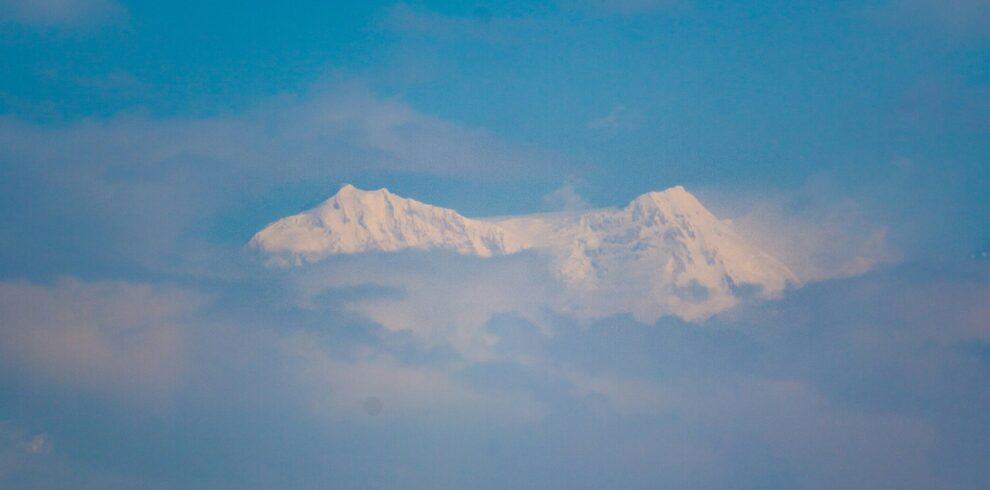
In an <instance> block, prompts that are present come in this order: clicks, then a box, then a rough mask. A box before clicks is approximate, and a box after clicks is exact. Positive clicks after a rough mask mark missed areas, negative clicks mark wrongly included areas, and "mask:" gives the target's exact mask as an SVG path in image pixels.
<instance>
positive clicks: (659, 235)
mask: <svg viewBox="0 0 990 490" xmlns="http://www.w3.org/2000/svg"><path fill="white" fill-rule="evenodd" d="M249 246H250V247H252V248H254V249H256V250H258V251H260V252H262V253H263V254H264V255H266V256H267V258H268V262H269V264H272V265H276V266H304V265H306V264H308V263H313V262H317V261H320V260H322V259H324V258H327V257H329V256H332V255H339V254H357V253H363V252H397V251H402V250H422V251H429V250H445V251H449V252H455V253H458V254H462V255H470V256H477V257H481V258H487V257H493V256H500V255H511V254H516V253H520V252H523V251H532V252H533V253H539V254H543V255H545V256H546V257H547V258H548V259H549V260H548V263H549V269H550V270H549V272H550V273H551V274H553V276H554V277H555V278H556V279H557V280H558V282H559V284H560V285H561V286H562V290H564V291H565V292H566V294H564V300H563V301H562V304H563V305H564V307H563V309H565V310H568V311H569V312H572V313H583V314H590V315H592V316H601V315H607V314H610V313H615V312H617V311H619V312H621V311H628V312H631V313H632V314H634V316H637V317H641V318H647V319H649V318H655V317H657V316H660V315H663V314H674V315H677V316H680V317H682V318H685V319H689V320H698V319H704V318H706V317H708V316H710V315H712V314H714V313H717V312H719V311H722V310H724V309H726V308H728V307H731V306H733V305H735V304H737V303H738V302H739V300H740V299H742V298H744V297H747V296H758V297H764V298H767V297H773V296H776V295H778V294H779V293H780V292H781V291H782V290H784V289H785V288H786V287H787V286H788V285H791V284H796V283H797V280H796V278H795V276H794V274H793V273H791V271H790V270H789V269H788V267H787V266H786V265H785V264H783V263H782V262H780V261H779V260H777V259H776V258H774V257H772V256H771V255H770V254H768V253H766V252H764V251H762V250H760V249H759V248H757V247H755V246H753V245H751V244H749V243H747V242H746V241H745V240H744V239H743V238H742V237H741V236H740V235H739V233H737V232H736V230H735V229H734V228H733V225H732V224H731V222H729V221H727V220H720V219H718V218H717V217H715V216H714V215H713V214H712V213H711V212H710V211H708V210H707V209H706V208H705V207H704V206H703V205H702V204H701V203H700V202H699V201H698V200H697V199H696V198H695V197H694V196H693V195H692V194H691V193H689V192H688V191H686V190H685V189H684V188H683V187H681V186H676V187H672V188H669V189H667V190H664V191H662V192H649V193H646V194H643V195H641V196H639V197H637V198H636V199H634V200H633V201H632V202H630V203H629V204H628V205H627V206H625V207H622V208H609V209H596V210H590V211H586V212H575V213H549V214H535V215H522V216H510V217H501V218H467V217H464V216H462V215H460V214H459V213H457V212H456V211H454V210H452V209H446V208H441V207H437V206H432V205H429V204H425V203H422V202H419V201H416V200H414V199H408V198H404V197H401V196H398V195H395V194H393V193H391V192H389V191H388V190H387V189H379V190H376V191H363V190H359V189H357V188H355V187H354V186H352V185H345V186H343V187H342V188H341V189H340V191H339V192H337V194H336V195H334V196H333V197H331V198H329V199H327V200H326V201H324V202H323V203H322V204H320V205H319V206H317V207H315V208H313V209H310V210H308V211H305V212H302V213H300V214H297V215H293V216H288V217H285V218H282V219H280V220H278V221H276V222H274V223H272V224H270V225H268V226H267V227H265V228H264V229H262V230H261V231H259V232H258V233H257V234H256V235H255V236H254V237H253V238H252V239H251V241H250V243H249ZM617 305H618V306H617Z"/></svg>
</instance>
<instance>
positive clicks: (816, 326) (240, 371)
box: [0, 256, 990, 488]
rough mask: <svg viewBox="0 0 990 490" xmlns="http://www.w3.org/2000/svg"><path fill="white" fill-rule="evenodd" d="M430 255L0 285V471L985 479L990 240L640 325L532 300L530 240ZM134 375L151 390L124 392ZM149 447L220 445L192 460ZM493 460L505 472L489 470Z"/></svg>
mask: <svg viewBox="0 0 990 490" xmlns="http://www.w3.org/2000/svg"><path fill="white" fill-rule="evenodd" d="M438 260H439V262H434V263H432V265H437V264H445V265H444V267H445V268H446V270H444V271H439V272H436V273H435V274H434V275H433V276H432V277H433V278H434V279H435V280H437V281H438V282H437V283H434V284H432V285H431V284H428V283H426V282H418V283H417V282H414V281H411V280H408V278H410V277H414V276H415V275H416V274H419V273H418V272H416V271H418V270H419V269H420V268H421V267H422V266H423V265H424V264H430V262H429V261H428V260H427V259H424V258H417V257H415V256H393V257H390V258H383V257H377V258H374V257H366V258H364V259H361V260H357V261H355V262H354V263H353V264H351V263H348V262H347V261H340V262H338V263H331V264H328V265H327V266H326V268H325V269H322V270H320V271H318V272H317V271H313V272H310V273H308V274H302V273H300V272H299V271H266V270H264V269H255V271H256V272H254V273H251V274H249V275H248V276H245V277H244V278H243V279H239V280H236V281H233V282H223V283H214V284H212V285H200V286H197V287H196V288H194V289H192V290H189V288H188V287H178V286H175V285H173V286H149V285H142V284H126V283H113V284H108V283H99V282H89V281H80V280H68V279H66V280H63V281H61V282H59V283H56V284H52V285H36V286H28V285H24V284H16V283H15V284H11V283H6V284H3V285H2V290H3V291H4V295H3V297H4V298H5V303H4V304H3V311H4V314H5V316H6V318H13V319H15V321H13V322H8V323H5V325H4V328H3V333H2V335H3V340H4V341H3V345H4V347H5V349H6V351H5V354H4V369H3V375H2V377H0V383H2V384H3V386H5V387H6V388H5V393H6V394H5V395H4V396H3V397H2V398H3V400H4V403H6V404H8V406H9V404H10V403H11V402H16V403H17V404H18V405H20V406H21V407H22V408H21V409H18V410H8V411H6V412H5V413H6V417H8V418H9V419H10V420H9V421H8V422H5V424H7V425H6V427H8V428H9V429H5V430H7V432H6V433H4V432H2V431H0V436H2V437H0V442H3V444H4V446H3V448H0V457H2V460H0V467H2V468H6V470H5V472H0V481H5V482H25V481H26V482H39V481H42V480H39V479H38V478H40V475H41V474H44V475H46V476H45V478H46V480H44V481H53V482H54V483H53V484H54V485H56V486H57V485H63V484H68V482H77V481H79V480H78V479H79V478H80V475H90V477H92V478H93V481H103V482H105V481H113V480H107V479H110V478H120V474H121V473H122V470H124V469H125V467H126V468H127V471H126V472H124V474H129V475H130V477H129V478H131V477H133V478H137V480H136V481H139V482H144V483H149V484H156V483H157V484H163V485H165V486H179V487H183V486H186V487H187V486H212V483H211V482H215V481H216V480H215V479H217V478H223V479H224V481H225V482H226V483H228V484H236V485H237V486H241V487H266V486H271V485H302V486H308V485H317V484H320V483H321V482H322V483H326V482H337V483H340V484H342V485H345V486H346V485H349V484H355V483H356V482H362V481H363V482H365V483H366V484H372V485H376V486H377V485H384V486H390V485H392V484H393V483H395V482H397V481H398V480H402V481H403V482H404V486H407V487H411V488H432V487H435V486H436V485H453V486H470V487H481V488H499V487H502V488H504V487H505V486H515V487H546V486H568V487H573V486H582V485H590V486H597V487H600V486H621V487H626V488H653V487H655V486H657V485H658V484H662V485H670V486H681V487H708V486H719V487H723V486H733V487H746V488H755V487H760V488H789V487H794V486H801V487H806V488H835V487H844V488H876V487H898V488H932V487H952V488H968V487H974V486H978V485H976V483H977V482H980V481H986V479H987V478H988V477H990V475H988V474H986V472H985V471H984V470H983V465H981V464H979V463H978V461H981V460H983V459H984V458H985V457H986V456H987V455H988V454H990V446H987V443H986V441H987V440H990V437H988V436H990V434H987V433H986V427H990V424H987V420H986V414H987V413H990V398H988V397H986V396H985V395H984V393H985V390H983V389H982V387H983V386H985V385H986V383H987V382H990V362H988V359H990V357H988V352H990V347H988V346H990V334H988V332H987V330H986V328H985V319H986V318H987V317H988V316H990V310H988V309H987V305H990V269H988V265H987V264H986V263H985V262H980V261H965V262H956V263H941V264H932V263H908V264H904V265H900V266H896V267H886V268H882V269H880V270H877V271H874V272H870V273H867V274H865V275H863V276H860V277H855V278H846V279H834V280H830V281H824V282H820V283H816V284H813V285H809V286H807V287H805V288H804V289H801V290H796V291H792V292H790V293H788V294H787V295H786V296H785V297H784V298H782V299H781V300H779V301H773V302H756V303H752V304H748V305H744V306H743V307H741V308H737V309H734V310H731V311H729V312H727V313H725V314H723V315H719V316H717V317H715V318H713V319H711V320H709V321H708V322H705V323H704V324H702V325H695V324H689V323H684V322H681V321H679V320H676V319H671V318H665V319H662V320H660V321H659V322H657V323H656V324H653V325H648V324H642V323H639V322H636V321H635V320H632V319H631V318H629V317H627V316H614V317H610V318H606V319H602V320H598V321H594V322H591V323H588V322H581V321H577V320H575V319H573V318H569V317H567V316H561V315H550V314H547V313H546V312H541V311H539V308H538V307H537V306H538V305H537V304H536V303H538V302H539V300H540V297H539V295H540V294H541V293H540V292H539V290H540V288H539V287H537V285H534V287H533V288H532V289H529V290H527V289H524V288H523V289H521V288H520V287H519V286H520V283H519V282H518V281H515V280H513V279H511V278H512V277H515V276H516V275H528V274H529V273H527V272H526V270H527V269H528V267H527V265H526V264H525V262H519V263H515V264H514V263H501V264H498V265H497V266H493V265H492V262H491V261H484V260H482V259H468V258H460V259H458V260H451V259H450V258H448V259H442V260H440V259H438ZM513 260H522V258H514V259H513ZM376 262H377V265H376ZM489 267H490V268H491V269H488V268H489ZM375 268H378V269H380V272H379V273H378V274H379V275H375V274H374V273H373V272H374V269H375ZM362 270H363V271H365V272H366V273H372V274H371V275H368V276H366V277H365V278H363V279H362V278H360V277H359V276H358V272H359V271H362ZM386 270H387V271H391V273H390V275H386V274H385V271H386ZM499 274H501V275H499ZM385 277H391V278H393V279H394V280H395V282H392V283H385V282H384V281H380V280H379V279H382V278H385ZM403 277H406V278H407V280H403V279H401V278H403ZM419 277H422V278H426V277H430V276H429V275H426V274H421V275H420V276H419ZM455 277H460V278H461V279H455ZM328 279H329V281H328ZM423 281H425V279H423ZM371 284H377V286H376V287H372V285H371ZM438 285H445V287H447V288H448V289H438ZM183 290H185V291H184V292H183ZM454 290H464V294H455V293H454V292H453V291H454ZM469 290H473V291H474V293H476V294H475V295H474V296H472V293H471V292H469ZM443 291H447V293H446V294H445V293H444V292H443ZM424 294H427V296H424ZM472 297H473V298H474V300H472V299H471V298H472ZM431 298H432V299H431ZM439 298H446V299H447V300H446V302H440V301H439ZM479 298H484V299H486V300H490V301H491V303H486V302H482V303H479V302H478V299H479ZM499 298H502V300H499ZM523 298H527V300H526V301H523ZM390 301H393V302H397V303H393V304H392V306H390ZM527 301H528V303H527ZM527 304H530V305H531V306H527ZM401 305H404V306H401ZM441 310H444V311H447V315H446V321H448V322H449V324H447V325H445V324H443V323H440V322H439V321H437V320H439V319H441V318H444V315H443V314H441V313H440V311H441ZM527 310H528V311H527ZM41 312H44V313H41ZM417 312H418V313H417ZM424 315H425V316H424ZM466 315H467V316H466ZM148 319H153V320H150V321H149V320H148ZM417 319H420V320H417ZM421 320H423V321H424V322H423V323H421V322H420V321H421ZM427 320H432V321H437V322H436V323H428V322H426V321H427ZM403 322H406V323H403ZM466 326H470V328H465V327H466ZM406 327H409V328H412V329H426V330H423V331H422V332H425V333H427V334H428V335H426V336H420V335H414V334H413V333H414V332H411V331H410V330H409V328H406ZM454 327H459V328H461V329H462V330H463V333H460V334H452V333H453V332H456V331H457V330H456V329H455V330H453V331H452V330H451V328H454ZM417 331H419V330H417ZM44 339H48V340H44ZM67 339H91V341H89V342H71V343H66V342H63V341H66V340H67ZM163 339H170V340H168V341H163ZM39 380H42V381H44V382H39ZM29 387H30V390H31V394H30V395H27V394H25V392H24V390H26V389H28V388H29ZM67 390H68V391H67ZM148 396H153V397H154V399H155V400H158V401H157V402H156V403H155V407H157V408H153V409H150V410H149V409H147V408H140V409H137V408H138V407H145V406H147V402H146V401H143V400H148V398H147V397H148ZM42 406H55V407H61V408H58V409H55V410H57V412H58V413H61V414H62V415H61V416H60V418H59V419H53V418H51V417H49V416H48V415H47V413H51V410H52V409H46V410H40V411H38V410H36V409H33V408H32V407H42ZM136 409H137V410H136ZM120 424H123V426H125V427H128V428H129V429H128V430H126V431H123V432H121V431H119V430H110V429H111V428H112V427H119V426H120ZM161 424H164V425H163V426H162V425H161ZM11 427H19V428H16V429H14V428H11ZM83 427H85V429H82V428H83ZM158 427H161V429H159V428H158ZM27 428H30V429H27ZM162 430H166V431H168V435H166V434H165V433H164V432H162ZM3 434H6V435H3ZM38 434H43V438H44V442H43V443H39V444H35V443H34V442H33V441H34V440H35V437H36V436H37V435H38ZM4 437H5V438H6V439H4ZM235 441H236V443H232V442H235ZM276 441H281V442H279V443H277V444H276ZM162 445H168V446H175V447H181V448H184V449H183V450H184V451H190V452H192V453H194V454H206V455H209V459H210V460H211V461H213V464H211V465H202V464H200V465H196V464H193V465H191V466H190V465H185V463H184V461H186V459H185V456H182V455H180V454H178V453H175V452H172V451H170V450H166V451H165V452H164V453H162V449H161V448H162ZM36 446H37V447H40V448H43V449H44V450H43V451H40V450H39V451H33V450H31V448H33V447H36ZM275 446H278V447H281V448H282V449H280V450H279V452H280V454H278V455H273V454H271V453H270V451H271V450H272V448H273V447H275ZM125 453H126V454H125ZM96 454H101V455H103V456H100V457H97V456H95V455H96ZM161 454H164V457H162V456H161ZM493 458H494V459H495V460H496V461H498V462H499V465H498V466H501V465H503V464H512V466H513V467H515V468H516V471H513V472H511V473H505V472H492V470H491V468H492V466H491V461H492V459H493ZM355 459H356V460H358V461H361V463H360V464H356V465H355V464H353V462H354V461H355ZM317 460H319V461H321V463H319V465H316V463H315V461H317ZM27 461H33V462H31V463H30V464H28V463H26V462H27ZM39 465H40V466H39ZM314 465H315V466H314ZM564 467H567V468H573V471H567V472H564V471H559V469H561V468H564ZM31 468H36V469H35V470H32V469H31ZM38 468H44V469H38ZM59 468H61V469H59ZM65 468H73V470H72V471H66V470H65ZM135 468H136V469H135ZM179 468H182V470H179ZM49 469H51V470H52V471H51V472H49V471H48V470H49ZM56 470H57V471H56ZM230 475H239V476H237V477H236V478H235V479H234V480H231V479H230V478H229V477H230ZM87 478H89V477H87Z"/></svg>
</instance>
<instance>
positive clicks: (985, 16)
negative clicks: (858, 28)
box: [881, 0, 990, 37]
mask: <svg viewBox="0 0 990 490" xmlns="http://www.w3.org/2000/svg"><path fill="white" fill-rule="evenodd" d="M881 16H882V17H883V18H885V19H888V20H889V21H893V22H897V23H900V24H908V25H914V26H921V27H926V28H932V27H934V28H937V29H940V30H942V31H943V32H946V33H949V34H953V35H957V36H967V37H968V36H979V37H983V36H986V35H988V34H990V27H988V26H990V2H987V1H986V0H895V1H892V2H890V3H889V4H888V5H887V6H886V8H885V9H883V10H882V11H881Z"/></svg>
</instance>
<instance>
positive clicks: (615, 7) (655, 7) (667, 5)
mask: <svg viewBox="0 0 990 490" xmlns="http://www.w3.org/2000/svg"><path fill="white" fill-rule="evenodd" d="M690 3H691V2H690V1H688V0H569V1H565V2H563V4H564V5H568V6H570V5H577V6H582V7H585V8H591V9H594V10H599V11H604V12H614V13H617V14H622V15H636V14H644V13H650V12H671V11H675V12H676V11H680V10H683V9H685V8H688V7H690Z"/></svg>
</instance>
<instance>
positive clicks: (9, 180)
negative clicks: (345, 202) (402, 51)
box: [0, 83, 564, 273]
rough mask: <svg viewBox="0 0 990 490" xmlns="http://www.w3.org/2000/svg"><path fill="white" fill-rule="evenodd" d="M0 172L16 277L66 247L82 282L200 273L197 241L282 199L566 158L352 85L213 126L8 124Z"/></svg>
mask: <svg viewBox="0 0 990 490" xmlns="http://www.w3.org/2000/svg"><path fill="white" fill-rule="evenodd" d="M0 161H2V162H4V168H3V170H2V171H0V172H2V173H3V175H4V178H3V181H2V183H0V191H2V194H3V195H2V197H0V201H2V203H3V208H2V211H0V213H3V217H4V224H3V225H0V244H3V246H4V249H5V250H7V251H8V253H9V254H8V261H7V262H9V263H10V265H8V266H7V267H23V266H18V265H16V264H33V267H31V268H27V267H25V269H26V270H33V271H38V270H45V269H46V268H57V267H58V266H56V265H55V264H54V263H51V262H48V261H47V259H46V261H45V262H42V263H39V260H38V259H39V257H37V255H36V253H37V251H38V250H50V251H51V250H55V249H58V250H59V251H58V253H52V254H48V255H49V256H55V257H57V259H59V260H64V261H65V262H66V263H63V264H60V266H61V267H62V269H61V270H59V271H58V272H59V273H66V272H72V273H79V272H80V271H79V270H78V267H79V264H81V263H84V262H96V263H99V262H100V259H101V258H102V260H103V261H104V262H110V263H113V264H115V265H116V266H120V265H121V264H124V263H126V264H135V263H136V264H140V265H142V266H143V267H151V268H163V267H166V265H165V264H166V263H167V264H170V265H169V266H171V267H175V264H185V265H184V267H190V266H192V267H202V266H203V264H202V263H199V264H198V265H191V261H192V258H193V257H200V256H202V254H204V253H206V252H207V250H208V249H209V245H208V244H200V245H198V246H199V248H200V251H199V252H197V253H189V251H188V248H191V245H189V243H188V242H190V241H191V240H193V239H194V237H191V236H190V233H189V230H190V229H192V228H197V227H198V228H200V229H202V228H204V227H206V226H207V223H208V222H209V220H211V219H215V218H216V217H217V215H218V214H219V213H221V212H224V211H231V210H237V209H239V208H240V207H243V206H245V203H246V202H247V203H250V202H258V201H260V199H261V197H262V196H265V195H266V194H267V193H269V192H272V191H273V190H275V189H284V188H286V187H290V186H294V185H296V186H298V185H300V184H307V185H310V186H317V185H320V184H324V185H326V186H327V188H328V189H329V188H334V187H336V186H338V185H339V183H340V182H342V181H348V180H353V179H354V178H355V177H357V176H360V175H368V174H369V173H384V172H389V173H414V174H429V175H437V176H444V177H448V178H458V179H470V180H478V181H486V182H513V181H520V180H527V179H536V180H540V179H549V178H550V176H551V175H553V174H554V171H553V169H555V168H561V167H563V166H564V160H563V159H562V158H560V157H559V156H556V155H553V154H549V153H547V152H544V151H541V150H539V149H536V148H533V147H530V146H528V145H525V144H516V143H512V142H506V141H503V140H501V139H499V138H497V137H496V136H495V135H493V134H492V133H490V132H488V131H486V130H484V129H478V128H465V127H462V126H459V125H456V124H453V123H451V122H448V121H444V120H441V119H438V118H435V117H432V116H428V115H424V114H421V113H419V112H417V111H416V110H414V109H413V108H412V107H410V106H409V105H408V104H405V103H403V102H402V101H400V100H397V99H391V98H382V97H379V96H377V95H375V94H373V93H371V92H370V91H368V90H367V89H365V88H364V87H363V86H361V85H360V84H356V83H355V84H337V85H327V86H321V87H318V88H314V89H313V91H312V92H311V93H309V94H308V95H306V96H300V97H289V96H284V97H274V98H271V99H269V100H267V101H265V102H263V103H260V104H259V105H258V106H256V107H254V108H253V109H249V110H246V111H244V112H241V113H234V114H224V115H217V116H213V117H206V118H179V117H174V118H152V117H147V116H143V115H138V114H120V115H117V116H114V117H112V118H109V119H87V120H82V121H78V122H75V123H71V124H69V125H67V126H60V127H45V126H39V125H35V124H31V123H28V122H25V121H22V120H19V119H17V118H14V117H11V116H7V117H0ZM27 202H33V203H39V202H43V204H41V205H40V206H39V205H33V206H28V205H26V203H27ZM53 220H54V221H53ZM55 221H59V222H60V224H59V225H58V226H55V225H54V223H55ZM147 223H154V226H145V224H147ZM259 224H260V223H259ZM56 236H59V237H62V238H61V239H59V240H53V239H52V237H56ZM70 243H71V244H72V246H71V247H66V245H67V244H70ZM179 243H183V244H184V245H185V246H186V248H187V250H186V251H184V252H183V253H182V254H179V253H178V251H177V249H176V247H177V244H179ZM10 254H15V255H16V257H17V258H16V259H15V258H14V257H15V255H10ZM83 256H85V258H86V260H85V261H84V260H83ZM70 264H74V265H70ZM66 268H69V269H66Z"/></svg>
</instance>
